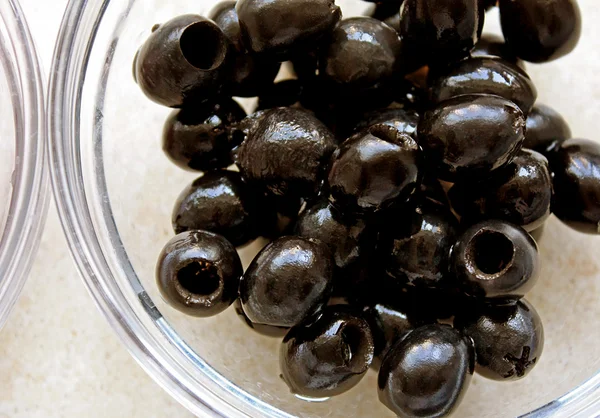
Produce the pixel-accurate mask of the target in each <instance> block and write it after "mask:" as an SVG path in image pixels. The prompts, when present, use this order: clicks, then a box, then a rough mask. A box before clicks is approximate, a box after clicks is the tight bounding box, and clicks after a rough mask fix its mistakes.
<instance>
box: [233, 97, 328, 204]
mask: <svg viewBox="0 0 600 418" xmlns="http://www.w3.org/2000/svg"><path fill="white" fill-rule="evenodd" d="M334 150H335V138H334V137H333V135H332V134H331V132H330V131H329V130H328V129H327V127H326V126H325V125H324V124H323V123H321V122H320V121H319V120H318V119H317V118H316V117H315V116H314V115H313V114H312V113H310V112H308V111H305V110H301V109H293V108H283V107H282V108H275V109H271V110H268V111H266V113H265V114H264V116H262V117H261V118H260V119H258V121H257V123H256V124H255V126H254V129H250V131H249V133H248V136H247V138H246V139H245V140H244V142H243V143H242V144H241V145H240V147H239V150H238V153H237V161H236V163H237V165H238V167H239V169H240V171H241V172H242V174H243V175H244V177H245V178H246V179H248V180H249V181H251V182H256V183H258V184H260V185H261V186H263V187H265V188H266V189H268V190H269V191H270V192H271V193H273V194H275V195H280V196H283V195H289V194H292V195H294V196H302V197H308V196H313V195H315V194H316V193H317V192H318V190H319V188H320V185H321V182H322V179H323V176H324V170H325V166H326V165H327V163H328V162H329V157H330V156H331V154H332V153H333V151H334Z"/></svg>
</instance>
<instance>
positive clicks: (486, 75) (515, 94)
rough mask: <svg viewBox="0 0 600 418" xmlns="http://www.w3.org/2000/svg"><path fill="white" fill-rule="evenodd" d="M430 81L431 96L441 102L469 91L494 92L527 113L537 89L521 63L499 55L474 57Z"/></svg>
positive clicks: (435, 100) (472, 92) (535, 96)
mask: <svg viewBox="0 0 600 418" xmlns="http://www.w3.org/2000/svg"><path fill="white" fill-rule="evenodd" d="M436 75H437V77H435V80H434V81H433V82H432V85H431V100H432V101H433V102H434V103H440V102H443V101H445V100H448V99H451V98H453V97H457V96H462V95H467V94H493V95H496V96H500V97H504V98H505V99H507V100H510V101H511V102H513V103H515V104H516V105H518V106H519V107H520V108H521V110H522V111H523V114H524V115H527V114H528V113H529V112H530V111H531V108H532V107H533V104H534V103H535V100H536V99H537V89H536V88H535V86H534V84H533V82H532V81H531V79H530V78H529V76H528V75H527V74H526V73H525V72H524V71H523V70H522V69H521V68H519V67H517V66H516V65H514V64H511V63H510V62H507V61H504V60H502V59H500V58H497V57H474V58H471V59H467V60H464V61H461V62H459V63H457V64H455V65H452V66H450V67H448V69H447V70H446V71H442V72H441V74H440V73H439V72H438V74H436Z"/></svg>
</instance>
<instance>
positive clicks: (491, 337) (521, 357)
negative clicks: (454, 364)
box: [454, 299, 544, 380]
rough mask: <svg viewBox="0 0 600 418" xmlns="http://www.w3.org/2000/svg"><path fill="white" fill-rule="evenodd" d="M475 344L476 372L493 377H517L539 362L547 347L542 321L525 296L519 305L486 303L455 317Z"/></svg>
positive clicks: (456, 321)
mask: <svg viewBox="0 0 600 418" xmlns="http://www.w3.org/2000/svg"><path fill="white" fill-rule="evenodd" d="M454 326H455V327H456V328H458V329H460V330H461V332H462V333H463V334H464V335H466V336H468V337H470V338H471V339H472V340H473V342H474V343H475V353H476V359H477V365H476V367H475V371H476V372H477V373H478V374H480V375H482V376H485V377H487V378H488V379H493V380H517V379H521V378H522V377H524V376H525V375H526V374H527V373H529V372H530V371H531V369H533V366H535V365H536V364H537V363H539V360H540V356H541V355H542V349H543V348H544V328H543V327H542V321H541V319H540V317H539V315H538V313H537V312H536V310H535V309H534V308H533V306H532V305H531V304H530V303H529V302H527V301H526V300H525V299H521V300H520V301H519V302H517V304H516V305H509V306H496V305H482V306H481V307H480V308H479V309H477V310H473V311H471V312H465V313H464V314H462V315H459V316H457V317H456V318H455V320H454Z"/></svg>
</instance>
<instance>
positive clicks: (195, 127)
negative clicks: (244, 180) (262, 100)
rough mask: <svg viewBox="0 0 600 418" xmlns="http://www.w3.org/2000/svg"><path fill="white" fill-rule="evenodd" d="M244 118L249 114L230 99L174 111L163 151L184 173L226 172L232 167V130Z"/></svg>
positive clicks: (169, 121) (166, 128)
mask: <svg viewBox="0 0 600 418" xmlns="http://www.w3.org/2000/svg"><path fill="white" fill-rule="evenodd" d="M245 117H246V112H244V110H243V109H242V108H241V107H240V105H238V104H237V103H236V102H235V101H234V100H231V99H225V100H222V101H221V102H220V103H217V104H208V103H207V104H203V105H199V106H193V107H186V108H184V109H181V110H175V111H173V112H172V113H171V115H170V116H169V118H168V119H167V121H166V122H165V125H164V128H163V137H162V149H163V151H164V153H165V154H166V155H167V157H168V158H169V160H171V161H172V162H173V163H174V164H176V165H177V166H179V167H181V168H184V169H188V170H198V171H208V170H212V169H215V168H225V167H227V166H228V165H230V164H231V163H232V159H231V149H232V148H233V144H232V143H231V141H230V129H231V126H232V125H233V124H235V123H237V122H239V121H241V120H242V119H243V118H245Z"/></svg>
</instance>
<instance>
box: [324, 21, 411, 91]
mask: <svg viewBox="0 0 600 418" xmlns="http://www.w3.org/2000/svg"><path fill="white" fill-rule="evenodd" d="M401 52H402V44H401V42H400V38H399V36H398V34H397V33H396V31H395V30H393V29H392V28H390V27H389V26H387V25H386V24H384V23H383V22H381V21H379V20H377V19H373V18H371V17H352V18H349V19H344V20H342V21H341V22H340V23H339V25H338V26H337V27H336V28H335V30H334V31H333V33H332V34H331V40H330V41H329V43H328V45H327V47H325V48H324V51H323V56H322V57H321V59H320V66H321V71H320V74H322V75H323V77H324V79H325V80H327V81H329V82H330V83H331V84H332V85H333V86H334V87H333V88H334V89H335V93H337V94H338V95H343V96H345V97H350V96H352V95H355V94H359V93H363V92H364V91H365V90H377V89H389V87H390V84H391V82H392V78H393V76H394V74H395V72H396V70H397V69H398V65H399V63H400V62H399V57H400V53H401Z"/></svg>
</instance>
